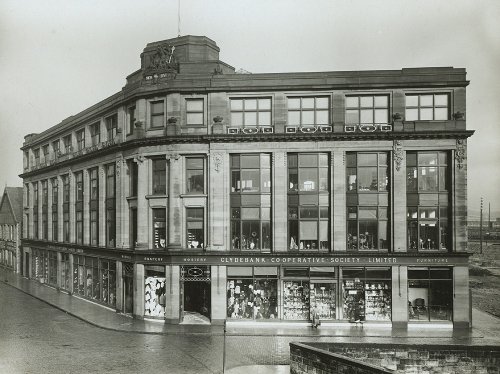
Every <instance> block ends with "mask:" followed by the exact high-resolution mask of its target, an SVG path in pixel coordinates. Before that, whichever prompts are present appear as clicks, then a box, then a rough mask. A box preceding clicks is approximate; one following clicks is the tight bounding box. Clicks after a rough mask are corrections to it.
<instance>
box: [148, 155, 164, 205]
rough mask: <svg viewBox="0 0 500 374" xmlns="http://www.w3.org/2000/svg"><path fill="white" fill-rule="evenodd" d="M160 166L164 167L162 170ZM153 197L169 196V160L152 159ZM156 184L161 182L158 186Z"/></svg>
mask: <svg viewBox="0 0 500 374" xmlns="http://www.w3.org/2000/svg"><path fill="white" fill-rule="evenodd" d="M158 165H160V166H161V165H163V168H161V167H160V166H158ZM151 170H152V173H151V175H152V178H151V195H156V196H165V195H167V160H166V158H165V157H163V158H152V159H151ZM156 182H159V183H157V184H156Z"/></svg>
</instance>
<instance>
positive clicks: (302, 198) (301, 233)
mask: <svg viewBox="0 0 500 374" xmlns="http://www.w3.org/2000/svg"><path fill="white" fill-rule="evenodd" d="M329 175H330V174H329V162H328V154H326V153H319V154H288V182H289V188H288V243H289V250H290V251H296V250H305V251H307V250H311V251H318V250H328V249H329V248H330V240H329V238H330V233H329V226H330V213H329V205H330V204H329V197H330V192H329V179H330V178H329Z"/></svg>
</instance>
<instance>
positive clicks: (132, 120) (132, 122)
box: [128, 105, 136, 134]
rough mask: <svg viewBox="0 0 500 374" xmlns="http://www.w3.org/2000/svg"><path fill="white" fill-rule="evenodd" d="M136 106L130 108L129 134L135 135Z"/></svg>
mask: <svg viewBox="0 0 500 374" xmlns="http://www.w3.org/2000/svg"><path fill="white" fill-rule="evenodd" d="M135 119H136V118H135V105H134V106H131V107H129V108H128V134H133V133H134V126H135Z"/></svg>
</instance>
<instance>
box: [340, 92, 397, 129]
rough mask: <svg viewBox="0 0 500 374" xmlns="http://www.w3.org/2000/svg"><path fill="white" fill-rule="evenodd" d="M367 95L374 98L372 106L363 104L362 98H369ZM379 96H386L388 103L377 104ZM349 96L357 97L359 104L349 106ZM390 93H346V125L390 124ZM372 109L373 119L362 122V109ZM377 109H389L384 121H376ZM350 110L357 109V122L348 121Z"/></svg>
mask: <svg viewBox="0 0 500 374" xmlns="http://www.w3.org/2000/svg"><path fill="white" fill-rule="evenodd" d="M367 97H370V98H372V105H371V106H364V105H363V104H362V100H361V98H367ZM377 97H384V98H386V99H387V101H386V105H385V106H377V104H376V99H375V98H377ZM348 98H357V105H356V106H348ZM390 99H391V97H390V95H388V94H359V95H345V108H344V110H345V124H346V125H359V126H362V125H372V126H377V125H387V124H389V122H390V120H389V112H390V106H391V105H390ZM369 110H370V111H371V113H372V115H371V117H372V120H371V121H369V122H368V121H367V122H362V119H361V117H362V116H361V114H362V111H369ZM377 110H386V111H387V115H386V118H385V121H384V122H378V121H376V111H377ZM348 111H351V112H354V111H356V112H357V121H355V122H352V121H348Z"/></svg>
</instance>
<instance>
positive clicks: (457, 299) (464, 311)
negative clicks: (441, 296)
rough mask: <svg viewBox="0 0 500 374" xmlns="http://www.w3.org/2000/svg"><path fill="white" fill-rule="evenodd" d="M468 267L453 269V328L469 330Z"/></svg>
mask: <svg viewBox="0 0 500 374" xmlns="http://www.w3.org/2000/svg"><path fill="white" fill-rule="evenodd" d="M469 292H470V291H469V267H468V266H467V265H465V266H455V267H454V268H453V327H454V328H469V326H470V323H471V322H472V321H471V320H470V308H471V305H470V299H469Z"/></svg>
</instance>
